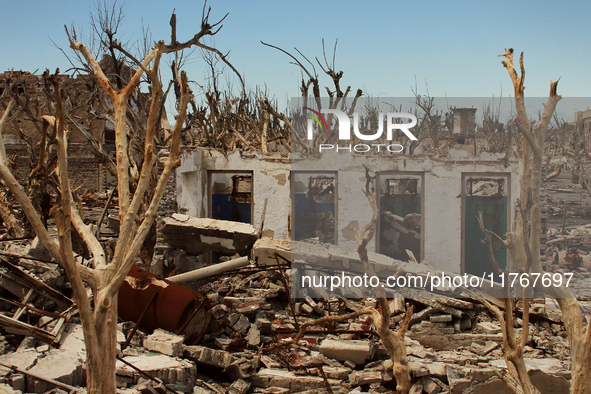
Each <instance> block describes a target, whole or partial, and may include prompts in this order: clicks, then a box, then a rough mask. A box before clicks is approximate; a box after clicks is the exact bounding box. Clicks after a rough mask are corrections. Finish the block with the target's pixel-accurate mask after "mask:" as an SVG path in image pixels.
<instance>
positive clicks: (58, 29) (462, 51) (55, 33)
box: [0, 0, 591, 109]
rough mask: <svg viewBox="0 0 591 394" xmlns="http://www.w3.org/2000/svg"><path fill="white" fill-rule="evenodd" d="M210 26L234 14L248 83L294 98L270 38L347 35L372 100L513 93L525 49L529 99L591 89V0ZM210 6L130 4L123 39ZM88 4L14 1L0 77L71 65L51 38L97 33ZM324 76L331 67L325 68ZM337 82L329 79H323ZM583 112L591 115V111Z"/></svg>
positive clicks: (434, 5) (388, 9) (268, 4)
mask: <svg viewBox="0 0 591 394" xmlns="http://www.w3.org/2000/svg"><path fill="white" fill-rule="evenodd" d="M208 4H209V5H210V6H211V7H212V13H211V21H215V20H217V19H219V18H220V17H222V16H223V15H224V14H225V13H227V12H229V16H228V17H227V19H226V20H225V21H224V27H223V29H222V30H221V31H220V33H219V34H218V35H217V36H216V37H215V41H214V44H215V46H216V47H217V48H218V49H220V50H221V51H223V52H226V51H228V50H230V51H231V54H230V60H231V62H232V63H233V64H234V65H235V66H236V68H237V69H238V70H239V71H240V72H241V73H242V74H243V75H244V77H245V80H246V83H247V86H248V87H250V88H254V87H255V86H257V85H258V86H265V85H266V87H267V88H268V91H269V93H270V94H271V95H272V96H273V95H274V96H275V97H277V98H278V99H279V100H280V101H281V102H284V101H285V99H286V97H291V96H297V95H298V94H299V88H298V87H299V80H300V71H299V69H298V68H297V67H296V66H294V65H291V64H289V62H290V59H289V58H288V57H287V56H286V55H284V54H282V53H280V52H278V51H276V50H273V49H271V48H268V47H264V46H263V45H262V44H261V43H260V41H261V40H262V41H265V42H269V43H271V44H274V45H277V46H280V47H282V48H284V49H287V50H289V51H290V52H293V53H295V51H294V50H293V47H294V46H295V47H297V48H298V49H300V50H301V51H302V52H303V53H304V54H306V55H307V56H308V57H309V58H311V59H312V58H313V57H314V56H318V57H319V58H321V56H322V46H321V40H322V38H324V39H325V41H326V43H327V47H328V49H329V51H330V52H329V54H331V53H332V45H333V44H334V40H335V39H337V38H338V40H339V45H338V52H337V58H336V64H337V69H338V70H343V71H344V78H343V80H342V81H343V83H342V85H343V87H346V86H347V85H351V86H352V88H353V89H356V88H362V89H363V90H364V92H366V93H367V94H369V95H372V96H382V97H401V96H409V95H411V94H412V92H411V90H410V88H411V86H413V85H414V83H415V77H416V80H417V82H418V86H419V92H420V93H425V81H427V83H428V86H429V91H430V94H431V95H432V96H444V95H447V96H449V97H454V96H455V97H460V96H464V97H480V96H492V95H495V96H498V95H499V94H500V93H501V89H502V94H503V96H504V97H507V96H509V95H512V93H513V91H512V87H511V82H510V79H509V77H508V75H507V72H506V70H505V69H504V68H503V67H502V66H501V64H500V62H501V60H502V59H501V58H498V57H496V56H497V55H499V54H501V53H503V51H504V48H505V47H513V48H515V50H516V51H517V52H520V51H525V66H526V95H527V96H547V94H548V91H549V81H550V79H557V78H558V77H561V78H562V79H561V82H560V85H559V93H560V94H562V95H563V96H565V97H589V95H590V93H591V72H589V65H591V51H590V49H591V48H590V46H591V44H590V41H589V39H590V38H591V37H590V35H591V34H590V33H591V23H590V22H589V17H590V16H591V2H588V1H571V2H557V1H518V2H515V1H494V2H493V1H474V0H470V1H453V2H452V1H445V2H443V1H429V2H426V1H407V2H401V1H396V2H395V1H289V2H288V1H256V2H255V1H230V0H212V1H209V2H208ZM201 7H202V3H201V2H200V1H194V0H193V1H174V0H173V1H169V2H167V4H165V2H163V1H150V0H142V1H139V0H127V1H126V2H125V3H124V14H125V19H124V21H123V28H122V30H121V31H122V33H123V39H124V40H125V39H128V40H129V39H132V40H133V39H139V38H140V37H141V24H142V21H143V23H144V24H145V25H149V26H150V28H151V30H152V34H153V38H154V39H165V40H167V41H168V40H169V39H170V28H169V19H170V15H171V12H172V10H173V9H174V8H176V13H177V25H178V33H177V36H178V39H179V41H183V40H185V39H187V38H189V37H191V36H192V35H193V34H194V33H195V32H197V31H198V29H199V23H200V18H201ZM92 8H94V2H92V1H89V2H86V1H73V0H67V1H59V2H53V1H47V0H44V1H39V0H29V1H4V2H3V4H2V16H3V18H2V23H1V24H0V36H1V37H2V40H1V41H0V71H4V70H9V69H13V68H14V69H16V70H19V69H22V70H29V71H34V70H35V69H40V71H43V69H45V68H50V70H53V69H55V68H56V67H60V69H61V70H62V71H63V70H65V69H67V68H68V67H69V65H68V63H67V61H66V60H65V57H64V56H63V55H62V54H61V53H60V51H59V50H58V49H56V48H55V47H53V45H52V43H51V40H50V38H51V39H53V40H54V41H56V42H57V43H58V44H59V45H61V46H63V47H67V40H66V37H65V34H64V29H63V26H64V24H67V25H70V24H71V23H72V22H74V24H75V25H76V26H78V28H83V29H84V30H85V31H87V32H88V23H89V13H90V11H91V9H92ZM185 69H186V71H187V72H188V73H189V78H190V79H192V80H197V81H201V82H202V81H203V78H204V75H205V74H204V68H203V62H202V60H201V59H200V58H199V54H198V53H196V54H195V55H194V58H193V60H192V61H191V62H190V64H188V65H187V66H186V68H185ZM317 70H318V71H319V72H321V70H320V69H319V68H318V67H317ZM324 81H325V83H328V82H329V80H328V79H326V78H325V79H324ZM583 109H584V108H583Z"/></svg>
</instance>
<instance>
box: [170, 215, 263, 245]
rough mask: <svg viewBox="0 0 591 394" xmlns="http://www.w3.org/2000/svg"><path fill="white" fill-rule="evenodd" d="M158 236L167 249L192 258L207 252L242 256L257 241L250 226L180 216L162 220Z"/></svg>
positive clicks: (254, 232) (256, 234)
mask: <svg viewBox="0 0 591 394" xmlns="http://www.w3.org/2000/svg"><path fill="white" fill-rule="evenodd" d="M162 235H163V237H164V242H165V243H166V244H167V245H168V246H169V247H170V248H173V249H177V248H178V249H183V250H185V251H186V252H187V253H189V254H192V255H200V254H202V253H204V252H207V251H215V252H222V253H240V252H244V251H246V250H248V249H250V248H251V247H252V245H253V244H254V243H255V241H256V240H257V238H258V233H257V230H256V229H255V228H254V227H253V226H252V225H250V224H246V223H238V222H230V221H227V220H216V219H208V218H196V217H191V216H188V215H181V214H173V215H172V216H171V217H169V218H164V219H163V220H162Z"/></svg>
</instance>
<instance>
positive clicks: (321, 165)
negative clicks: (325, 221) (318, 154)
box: [176, 149, 521, 272]
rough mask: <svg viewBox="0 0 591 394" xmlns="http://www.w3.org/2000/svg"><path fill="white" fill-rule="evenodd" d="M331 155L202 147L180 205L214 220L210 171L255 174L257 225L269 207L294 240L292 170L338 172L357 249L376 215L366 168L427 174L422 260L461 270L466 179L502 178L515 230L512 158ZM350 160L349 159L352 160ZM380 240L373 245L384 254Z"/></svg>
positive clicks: (277, 231)
mask: <svg viewBox="0 0 591 394" xmlns="http://www.w3.org/2000/svg"><path fill="white" fill-rule="evenodd" d="M339 155H340V153H335V152H329V153H325V154H324V155H323V156H322V158H321V159H306V160H302V161H298V162H296V161H294V162H293V163H292V161H291V160H290V159H289V158H288V157H285V156H281V155H279V154H277V153H274V154H268V155H262V154H253V153H249V154H243V153H241V152H238V151H234V152H221V151H216V150H208V149H197V150H193V151H188V152H185V153H183V154H182V157H181V165H180V167H179V168H178V169H177V174H176V175H177V177H176V180H177V185H176V187H177V200H178V205H179V209H180V211H181V212H182V213H186V214H188V215H191V216H197V217H207V216H208V215H209V209H208V204H209V201H208V198H209V197H208V193H209V192H208V172H211V171H236V172H245V171H247V172H251V173H252V176H253V192H252V193H253V194H252V201H253V208H252V219H253V223H252V224H253V225H254V226H255V228H259V227H260V224H261V218H262V214H263V206H264V201H265V199H267V209H266V214H265V219H264V220H265V221H264V230H265V233H266V235H269V236H273V237H275V238H279V239H287V238H288V237H289V236H290V231H289V226H290V222H291V206H292V204H291V185H290V174H291V172H292V171H306V170H308V171H315V172H318V171H336V172H337V192H336V195H337V204H336V210H337V233H338V234H337V240H336V242H337V244H338V245H339V246H344V247H351V248H354V249H356V248H357V244H356V243H355V240H354V238H353V233H352V231H351V230H350V229H351V227H362V226H363V225H365V224H366V223H367V222H368V220H369V219H370V218H371V216H372V209H371V207H370V205H369V203H368V201H367V199H366V197H365V195H364V194H363V190H362V189H363V188H364V187H365V170H364V167H363V165H365V166H367V167H368V168H369V169H370V170H371V171H372V172H375V171H378V172H380V173H388V174H403V173H412V174H419V175H420V176H421V177H422V179H423V184H422V190H423V192H422V209H421V213H422V215H421V216H422V255H423V260H426V261H428V262H429V263H431V264H432V265H433V266H435V267H436V268H438V269H441V270H445V271H449V272H461V269H462V259H463V256H462V254H463V245H462V239H463V234H462V231H463V230H462V223H463V217H462V215H463V214H462V212H463V206H462V204H463V203H462V201H463V198H462V196H463V187H464V186H463V185H464V183H465V178H466V177H470V176H473V177H487V176H488V177H490V176H502V177H505V179H506V180H507V183H506V185H507V195H508V201H509V207H508V209H507V211H508V212H509V215H510V217H509V218H508V221H507V223H509V226H511V223H512V220H513V218H512V217H511V213H512V212H513V211H514V208H515V202H516V198H517V197H518V196H519V177H520V171H521V170H520V166H519V163H518V161H517V160H512V161H511V163H510V165H509V167H507V168H505V167H504V161H503V157H502V155H491V154H487V155H486V156H485V155H484V154H483V155H481V156H479V157H476V158H474V157H473V156H472V155H471V154H470V153H468V152H466V151H463V150H450V151H449V152H448V153H447V155H446V156H445V157H441V156H439V157H438V158H435V157H433V155H432V156H428V155H413V156H409V155H391V156H388V157H384V156H381V157H376V156H365V155H363V154H359V155H355V156H350V155H348V154H347V155H340V156H339ZM345 157H346V158H345ZM375 238H376V237H374V239H373V240H372V241H371V242H370V244H369V245H368V250H369V251H377V250H376V242H375Z"/></svg>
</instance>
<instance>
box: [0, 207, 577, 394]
mask: <svg viewBox="0 0 591 394" xmlns="http://www.w3.org/2000/svg"><path fill="white" fill-rule="evenodd" d="M402 219H403V220H399V222H400V223H399V224H398V225H402V224H404V225H406V226H408V227H409V228H411V227H412V226H415V225H416V224H417V223H418V222H419V221H420V219H421V218H420V217H418V216H417V215H414V216H413V215H411V216H408V215H407V217H405V218H402ZM413 220H414V221H413ZM164 228H165V229H166V231H165V238H166V241H165V242H166V243H167V247H170V248H176V247H177V246H181V245H180V244H181V243H182V244H183V247H184V248H185V251H183V253H194V252H196V251H205V250H214V251H216V250H217V251H220V252H223V253H228V252H229V253H235V252H238V251H240V253H242V252H245V253H243V254H244V255H245V254H246V252H248V250H249V249H250V250H251V251H252V253H251V254H250V258H249V257H244V258H243V259H246V260H250V259H252V260H253V261H254V262H255V263H256V265H254V264H253V265H250V266H249V267H244V268H240V269H239V270H238V271H237V273H236V272H235V273H233V274H228V273H222V274H221V275H218V276H211V277H208V280H207V281H206V283H203V284H201V283H197V284H196V283H193V284H194V285H195V287H194V288H192V289H191V290H189V289H188V288H186V287H184V286H181V285H180V284H178V283H173V282H171V281H169V280H166V279H162V278H161V277H157V276H154V275H153V274H151V273H148V272H147V271H139V269H138V271H133V272H132V273H131V275H130V276H129V277H128V279H129V280H126V285H125V286H126V287H125V289H124V291H123V293H121V292H120V297H121V296H122V294H123V297H124V300H123V301H122V299H121V298H120V299H119V304H120V308H122V309H124V308H128V309H129V310H130V311H132V312H133V313H135V315H134V316H135V317H134V319H126V320H125V321H122V322H120V323H119V325H118V327H119V328H120V330H121V331H122V332H121V331H120V332H118V338H117V342H118V343H119V344H123V343H127V342H129V343H128V344H127V345H126V346H127V347H126V348H125V349H124V350H122V351H121V352H119V357H121V360H124V361H125V362H128V363H131V364H132V365H133V366H135V367H136V368H138V369H140V370H141V371H144V372H145V373H147V374H149V375H150V376H152V377H153V378H155V379H159V380H160V381H161V382H162V384H166V385H169V387H172V388H173V389H174V390H176V391H178V392H184V393H197V394H212V393H230V394H247V393H265V394H287V393H310V394H312V393H325V392H326V393H327V392H328V390H327V387H328V386H330V390H331V391H332V392H333V393H339V394H340V393H343V394H344V393H378V392H389V391H394V390H395V388H396V380H395V378H394V375H393V372H392V365H393V364H392V361H391V359H390V358H389V356H388V354H387V351H386V349H385V348H384V346H383V345H382V344H381V342H380V339H379V336H378V335H377V333H376V331H375V327H374V326H373V318H372V317H371V315H361V316H357V317H355V318H352V319H350V320H348V321H342V322H332V321H329V322H325V323H319V324H318V325H317V326H310V327H308V330H307V331H306V333H305V334H304V335H303V337H302V339H301V340H300V341H299V342H298V343H297V344H296V345H297V346H283V345H282V343H283V342H285V341H287V340H289V339H291V338H293V337H294V336H295V335H296V333H297V332H298V327H301V326H302V325H303V324H304V323H306V322H309V321H311V320H314V319H318V318H320V317H328V316H335V315H342V314H347V313H351V312H355V311H358V310H360V309H362V308H364V307H373V306H375V305H376V300H375V298H365V297H364V298H361V297H360V298H357V299H347V300H344V299H342V298H339V297H332V296H331V297H328V296H327V297H319V296H318V295H312V294H310V295H305V296H302V297H299V298H292V297H291V295H292V293H291V288H290V283H289V269H290V268H291V267H290V261H291V259H302V260H305V261H306V262H308V263H310V264H316V265H318V266H329V265H330V266H331V267H334V266H335V265H334V264H335V263H336V264H337V265H338V266H340V267H343V268H347V269H351V270H353V271H354V270H355V266H356V265H359V264H360V261H359V256H358V255H357V253H355V252H351V251H350V250H348V249H345V248H340V247H338V246H334V245H331V246H326V245H320V244H315V243H309V242H291V241H286V240H277V239H273V238H260V239H257V231H254V229H253V228H252V226H249V225H242V224H237V223H232V222H227V223H226V222H223V221H217V220H211V219H206V220H205V219H197V218H191V217H188V216H186V215H173V217H171V218H167V219H165V224H164ZM399 230H400V229H399ZM409 234H410V233H409ZM175 237H178V238H175ZM214 238H215V240H214ZM255 241H256V242H255ZM197 244H199V245H197ZM175 245H177V246H175ZM187 245H188V246H187ZM194 245H197V246H194ZM23 248H24V247H23ZM29 249H30V250H37V249H40V248H39V246H38V245H37V246H34V247H33V246H31V247H30V248H29ZM15 251H16V250H13V252H15ZM40 251H41V252H42V250H40ZM32 253H35V252H32ZM187 256H188V254H187ZM369 259H370V261H371V262H372V264H373V265H374V267H376V270H377V271H380V270H385V271H388V270H398V269H401V270H402V269H404V271H405V272H412V273H413V274H417V275H421V274H424V273H426V272H435V271H433V269H432V268H431V267H430V266H429V265H427V264H418V263H413V262H402V261H398V260H393V259H392V258H386V257H385V256H383V255H380V254H376V253H369ZM234 260H235V258H234ZM195 261H197V259H196V260H195ZM249 263H250V261H249ZM40 264H42V265H35V264H27V263H25V264H22V265H21V264H19V267H20V268H19V269H22V270H23V272H25V271H26V272H27V275H29V273H30V275H31V276H32V277H39V275H42V274H44V273H47V272H50V271H51V270H53V266H52V265H51V264H53V263H49V262H40ZM47 268H49V269H47ZM577 272H579V274H580V275H582V274H583V273H584V267H583V265H581V266H580V267H579V268H578V271H577ZM134 275H135V276H134ZM41 282H43V280H42V281H41ZM17 285H18V283H16V285H15V281H12V282H10V283H8V284H6V287H7V288H10V290H8V289H7V290H8V291H7V293H10V294H11V295H12V296H15V297H16V295H15V293H16V294H19V295H21V296H22V295H23V286H20V287H19V286H17ZM176 286H180V287H179V288H176ZM173 287H174V288H176V289H177V290H178V292H177V291H176V290H175V292H174V294H172V295H171V296H170V297H169V296H168V294H167V293H166V292H167V291H170V290H171V289H172V288H173ZM181 288H182V289H181ZM130 289H132V290H134V292H130V293H125V292H126V291H127V292H128V291H130ZM150 289H157V290H158V296H157V297H156V296H154V295H153V294H154V293H153V292H151V291H149V290H150ZM166 289H168V290H166ZM147 290H148V291H147ZM193 290H195V291H193ZM54 291H55V293H57V294H60V295H61V292H60V291H57V290H55V289H54ZM140 291H147V292H146V293H145V297H143V298H141V305H140V303H135V301H133V300H132V299H131V296H128V295H126V294H135V293H139V292H140ZM197 292H198V293H197ZM442 292H443V293H444V294H449V293H446V292H445V291H443V290H442ZM179 294H180V296H179ZM196 294H198V295H196ZM25 295H26V294H25ZM181 296H182V297H181ZM62 297H63V296H62ZM179 297H180V298H179ZM183 297H184V298H183ZM152 298H154V299H152ZM39 299H41V298H40V297H39ZM56 300H57V301H56ZM30 302H31V303H33V304H34V303H35V302H37V299H34V300H33V299H31V300H30ZM59 302H66V303H67V301H64V300H61V301H60V299H57V298H56V299H55V300H54V301H53V303H54V308H55V305H58V303H59ZM491 302H494V303H496V304H497V305H498V306H499V307H501V308H502V307H503V304H502V303H500V302H498V301H497V300H495V299H491ZM181 304H182V305H181ZM7 305H8V304H6V303H4V304H3V303H1V302H0V308H4V309H2V312H3V314H4V315H6V316H13V315H14V313H15V312H16V311H17V310H18V308H17V307H16V306H14V307H12V306H10V307H9V306H7ZM35 305H37V304H35ZM171 305H172V306H171ZM196 305H197V306H196ZM530 305H531V313H530V327H529V329H530V339H529V340H528V342H527V346H526V348H525V357H526V365H527V367H528V370H529V373H530V376H531V379H532V382H534V385H536V387H538V388H539V389H540V392H541V393H542V394H546V393H557V392H566V391H567V390H568V384H569V380H570V371H569V370H568V366H569V363H570V352H569V348H568V338H567V335H566V331H565V328H564V326H563V324H562V322H561V314H560V308H559V307H558V305H557V304H556V302H555V301H554V300H551V299H543V298H537V299H532V301H531V304H530ZM58 306H60V309H53V310H58V311H62V310H64V306H65V305H58ZM185 306H187V308H185ZM410 306H412V307H413V309H414V313H413V315H412V317H411V327H410V329H409V331H408V332H407V335H406V337H405V345H406V351H407V355H408V359H409V368H410V371H411V378H412V388H411V390H410V393H414V394H438V393H442V394H443V393H445V394H451V393H464V392H473V393H492V392H494V393H505V392H508V388H507V387H506V384H505V383H504V382H503V381H502V380H500V379H499V378H498V377H497V375H496V373H497V372H498V371H500V370H505V369H506V365H505V362H504V359H503V355H502V350H501V345H502V343H503V338H502V333H501V328H500V325H499V322H498V321H497V320H496V319H495V318H494V316H492V315H491V314H490V313H489V312H488V310H487V309H486V308H485V307H484V306H483V305H482V304H481V303H480V302H479V301H477V300H476V299H470V298H463V299H458V298H454V297H452V296H451V295H450V297H440V298H434V297H433V296H432V294H430V293H427V292H425V291H421V290H416V289H413V290H412V291H408V292H407V293H404V294H400V295H397V296H396V297H393V298H392V299H391V301H390V309H391V311H392V316H393V317H392V322H391V327H392V329H394V328H395V327H396V325H397V324H398V323H399V322H400V321H401V319H402V315H403V313H404V311H405V310H407V309H408V308H409V307H410ZM520 308H521V305H520V304H519V303H518V304H517V306H516V309H515V316H516V318H515V330H516V332H517V333H519V331H520V330H521V329H522V325H523V320H522V319H521V318H522V315H521V312H520ZM144 309H145V310H146V311H147V312H146V315H145V317H144V319H147V320H145V321H144V323H143V324H140V327H139V328H140V330H137V328H138V327H136V323H135V321H137V320H139V315H140V314H141V312H142V311H143V310H144ZM181 309H182V310H181ZM53 310H52V311H53ZM195 310H197V312H196V313H193V312H194V311H195ZM163 312H165V313H167V315H166V316H172V317H173V318H174V319H172V318H166V317H163V316H165V315H162V313H163ZM31 316H34V315H31ZM195 316H197V317H195ZM158 319H161V320H162V321H168V323H170V324H171V326H170V327H169V328H168V329H167V328H166V327H163V325H162V324H157V325H155V326H153V327H146V321H148V322H149V321H158ZM131 320H133V321H131ZM173 320H174V322H173ZM69 321H70V323H67V322H66V321H64V322H63V323H62V328H61V333H60V334H59V335H56V337H55V338H56V340H55V343H50V342H52V341H49V342H47V343H46V342H43V341H39V338H35V337H29V338H26V339H25V340H23V336H22V335H21V334H17V333H10V332H4V331H3V332H2V333H3V334H4V337H2V338H0V393H2V392H3V391H2V390H3V389H4V388H3V387H2V385H5V386H7V387H10V390H12V391H9V389H6V390H5V391H6V392H8V393H11V392H23V393H24V392H39V393H41V392H47V391H48V390H51V389H53V388H54V386H52V385H51V383H49V382H47V381H45V380H42V379H39V378H36V377H35V376H32V375H27V374H26V373H22V372H19V371H21V370H22V371H24V372H29V373H31V374H35V375H37V376H43V377H45V378H47V379H54V380H56V381H59V382H61V383H62V384H66V385H70V386H78V387H83V386H84V384H85V374H86V365H85V357H86V351H85V346H84V337H83V333H82V328H81V326H80V324H79V319H78V318H77V317H73V318H71V319H70V320H69ZM187 321H189V324H185V323H186V322H187ZM21 322H22V323H24V319H21ZM32 323H33V325H31V326H32V327H37V326H39V327H43V328H44V330H47V332H53V331H52V330H53V329H54V327H56V326H57V323H56V322H55V321H53V320H51V319H50V318H49V317H48V316H43V317H42V318H39V319H37V320H32ZM172 323H174V324H172ZM173 325H174V327H173ZM191 325H194V326H195V327H198V328H199V332H200V335H198V337H199V338H195V336H193V337H191V335H188V334H187V330H189V331H190V330H191V327H192V326H191ZM187 327H188V328H187ZM182 329H184V330H185V331H182ZM132 332H133V333H134V336H133V338H129V341H128V337H129V335H130V334H131V333H132ZM193 332H196V331H193ZM123 333H125V335H124V334H123ZM179 333H180V334H179ZM2 353H3V354H2ZM124 361H117V385H118V388H119V390H121V392H122V393H126V394H132V393H133V394H137V393H148V392H159V393H160V392H162V393H164V392H165V390H164V389H163V387H162V385H161V384H159V383H157V382H154V381H152V380H150V379H148V378H147V377H146V376H145V375H143V374H142V373H140V372H138V370H136V369H134V368H132V367H130V366H129V365H127V364H126V363H125V362H124ZM2 365H7V366H6V367H3V366H2ZM11 366H15V367H14V368H11ZM15 368H19V370H17V369H15Z"/></svg>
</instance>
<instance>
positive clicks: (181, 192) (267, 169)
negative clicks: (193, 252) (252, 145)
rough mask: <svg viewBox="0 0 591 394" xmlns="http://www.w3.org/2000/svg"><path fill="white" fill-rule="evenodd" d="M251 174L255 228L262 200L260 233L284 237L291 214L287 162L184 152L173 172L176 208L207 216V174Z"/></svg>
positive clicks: (207, 152)
mask: <svg viewBox="0 0 591 394" xmlns="http://www.w3.org/2000/svg"><path fill="white" fill-rule="evenodd" d="M212 170H215V171H237V172H245V171H252V174H253V192H252V193H253V194H252V197H253V211H252V219H253V223H252V224H253V225H254V226H255V228H259V227H260V224H261V219H262V215H263V208H264V203H265V199H267V211H266V215H265V226H264V230H265V231H266V234H267V235H269V236H273V237H275V238H287V237H288V231H287V230H288V223H289V216H290V212H291V206H290V204H289V202H290V184H289V174H290V164H289V159H285V158H281V157H275V159H272V160H261V158H260V156H259V155H251V156H249V157H244V156H243V155H241V154H240V152H233V153H230V154H228V155H224V154H222V153H221V152H220V151H216V150H211V151H209V150H195V151H190V152H184V153H183V154H182V156H181V165H180V167H179V168H178V169H177V196H178V197H177V199H178V204H179V209H180V210H181V212H183V213H186V214H187V215H191V216H196V217H207V216H208V214H209V194H208V185H207V182H208V175H207V172H208V171H212Z"/></svg>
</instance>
